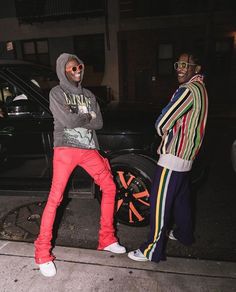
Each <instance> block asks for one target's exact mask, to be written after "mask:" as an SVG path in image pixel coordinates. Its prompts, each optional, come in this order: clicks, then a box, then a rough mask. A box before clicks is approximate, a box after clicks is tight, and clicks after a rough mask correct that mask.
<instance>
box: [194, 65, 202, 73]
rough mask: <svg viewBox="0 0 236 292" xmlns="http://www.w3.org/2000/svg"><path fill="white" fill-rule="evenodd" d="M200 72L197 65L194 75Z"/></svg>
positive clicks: (199, 67)
mask: <svg viewBox="0 0 236 292" xmlns="http://www.w3.org/2000/svg"><path fill="white" fill-rule="evenodd" d="M200 71H201V66H200V65H197V66H196V68H195V73H196V74H197V73H199V72H200Z"/></svg>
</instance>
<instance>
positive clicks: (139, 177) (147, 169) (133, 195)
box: [98, 154, 156, 227]
mask: <svg viewBox="0 0 236 292" xmlns="http://www.w3.org/2000/svg"><path fill="white" fill-rule="evenodd" d="M110 165H111V169H112V173H113V177H114V181H115V183H116V187H117V193H116V206H115V219H116V221H118V222H119V223H122V224H126V225H129V226H135V227H138V226H146V225H148V224H149V217H150V204H149V194H150V189H151V183H152V178H153V176H154V172H155V166H156V164H155V162H153V161H151V160H149V159H147V158H145V157H143V156H140V155H136V154H126V155H122V156H118V157H116V158H113V159H111V160H110ZM98 199H99V201H101V192H99V194H98Z"/></svg>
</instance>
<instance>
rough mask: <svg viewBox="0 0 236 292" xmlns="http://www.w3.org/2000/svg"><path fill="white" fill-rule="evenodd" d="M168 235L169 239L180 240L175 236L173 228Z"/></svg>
mask: <svg viewBox="0 0 236 292" xmlns="http://www.w3.org/2000/svg"><path fill="white" fill-rule="evenodd" d="M168 237H169V239H171V240H178V239H177V238H176V237H175V236H174V233H173V230H171V231H170V232H169V234H168Z"/></svg>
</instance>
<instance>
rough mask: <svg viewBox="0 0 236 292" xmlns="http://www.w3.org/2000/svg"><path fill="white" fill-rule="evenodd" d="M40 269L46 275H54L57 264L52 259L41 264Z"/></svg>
mask: <svg viewBox="0 0 236 292" xmlns="http://www.w3.org/2000/svg"><path fill="white" fill-rule="evenodd" d="M39 270H40V272H41V274H42V275H43V276H44V277H54V276H55V275H56V273H57V270H56V267H55V264H54V263H53V262H52V261H51V262H48V263H44V264H39Z"/></svg>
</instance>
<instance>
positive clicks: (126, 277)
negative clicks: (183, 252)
mask: <svg viewBox="0 0 236 292" xmlns="http://www.w3.org/2000/svg"><path fill="white" fill-rule="evenodd" d="M53 252H54V254H55V255H56V257H57V258H56V260H55V264H56V267H57V275H56V276H55V277H53V278H45V277H44V276H42V275H41V274H40V272H39V269H38V266H37V265H36V264H35V263H34V246H33V244H32V243H25V242H14V241H4V240H0V262H1V265H0V292H8V291H9V292H10V291H17V292H29V291H30V292H37V291H40V292H44V291H47V292H51V291H53V292H54V291H55V292H67V291H73V292H75V291H83V292H87V291H102V292H103V291H104V292H105V291H109V292H111V291H119V292H120V291H129V292H133V291H134V292H136V291H147V292H148V291H152V292H156V291H157V292H162V291H168V292H170V291H171V292H177V291H181V292H185V291H191V292H195V291H198V292H199V291H204V292H207V291H210V292H213V291H214V292H228V291H235V290H236V263H233V262H217V261H206V260H195V259H184V258H173V257H169V258H168V259H167V261H165V262H161V263H159V264H155V263H152V262H134V261H132V260H130V259H129V258H128V257H127V255H126V254H123V255H114V254H111V253H109V252H105V251H96V250H91V249H80V248H68V247H61V246H57V247H55V249H54V250H53Z"/></svg>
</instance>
